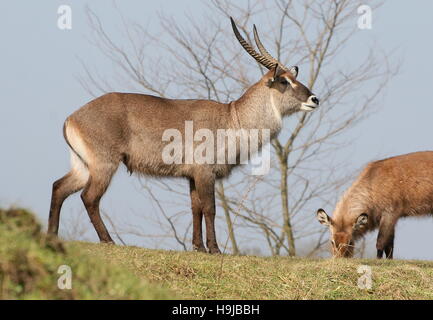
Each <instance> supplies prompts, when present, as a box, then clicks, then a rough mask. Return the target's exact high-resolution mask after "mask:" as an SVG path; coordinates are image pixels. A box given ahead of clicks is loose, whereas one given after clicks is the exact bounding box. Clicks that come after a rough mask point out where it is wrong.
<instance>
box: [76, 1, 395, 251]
mask: <svg viewBox="0 0 433 320" xmlns="http://www.w3.org/2000/svg"><path fill="white" fill-rule="evenodd" d="M359 5H361V1H349V0H321V1H311V0H305V1H302V3H301V2H299V1H297V2H295V1H283V0H275V1H259V0H251V1H247V2H240V3H238V2H236V4H235V3H234V2H233V1H228V0H223V1H217V0H214V1H211V2H210V3H208V4H207V7H206V9H205V10H204V13H203V16H201V17H200V18H197V17H189V23H188V24H183V25H182V24H180V23H178V22H177V21H176V20H174V19H173V18H171V17H168V16H166V15H164V13H161V14H159V19H158V20H159V28H158V29H159V30H163V31H162V32H161V33H160V34H154V33H151V32H148V29H147V28H146V27H145V26H143V25H142V24H139V23H136V22H134V21H130V20H128V19H127V18H125V17H124V15H123V14H122V10H121V9H119V8H118V7H117V6H116V5H115V6H114V7H115V10H117V12H118V13H119V21H121V24H122V35H123V37H122V41H115V40H114V36H113V35H111V34H110V33H109V32H108V31H106V28H105V27H104V23H103V22H102V21H101V20H100V19H99V17H98V15H97V14H96V13H95V12H94V11H92V10H91V9H90V8H88V9H87V14H88V21H89V26H90V29H91V31H92V33H91V39H90V41H91V43H92V44H93V45H94V46H95V47H96V48H98V49H99V52H100V53H101V54H102V55H104V56H105V57H106V58H107V59H108V60H109V61H111V62H112V63H114V66H115V71H116V80H114V79H112V78H109V77H107V76H106V75H105V74H101V73H100V72H99V71H98V69H97V68H94V67H93V68H92V67H91V66H89V65H88V64H87V63H85V62H82V66H83V70H84V72H83V75H82V76H81V77H80V79H79V80H80V82H81V84H82V86H83V87H84V88H85V89H86V90H87V91H88V92H89V93H90V94H91V95H93V96H98V95H100V94H101V93H103V92H107V91H112V90H113V89H116V90H118V88H119V87H120V88H125V89H128V90H133V91H137V92H143V93H148V94H155V95H159V96H163V97H169V98H204V99H214V100H217V101H221V102H227V101H229V100H232V99H235V98H237V97H239V96H240V95H241V94H242V92H243V91H244V90H245V89H246V88H247V87H248V86H250V85H251V84H252V83H253V82H254V81H257V79H258V78H259V75H260V73H262V72H263V70H262V69H261V67H260V66H259V65H257V64H256V63H255V62H254V61H253V60H252V59H251V58H250V57H249V56H248V55H247V54H245V53H244V52H243V49H242V48H241V47H240V46H239V45H238V43H237V40H236V39H235V38H234V36H233V34H232V31H231V28H230V24H229V16H233V17H234V18H235V20H236V22H237V24H238V26H239V28H240V30H241V31H243V32H244V34H245V36H246V38H247V39H248V40H249V41H250V43H252V42H253V41H251V40H252V39H251V33H250V32H251V30H252V26H253V23H256V24H257V25H258V27H259V31H260V33H261V34H262V41H264V42H265V43H266V45H267V46H268V47H269V49H271V50H270V51H272V53H273V54H274V55H275V56H276V57H277V59H279V60H280V61H282V62H283V63H285V64H286V65H289V66H290V65H298V66H300V70H301V71H300V76H301V77H302V78H303V79H304V83H306V84H307V86H308V87H309V88H311V90H313V91H314V92H315V93H316V94H317V95H318V96H319V97H320V101H321V107H320V108H319V110H317V111H315V112H313V113H304V114H300V115H299V116H298V117H292V118H290V119H288V120H285V121H286V123H285V124H284V128H287V129H285V130H284V129H283V131H284V132H283V133H282V134H280V136H279V137H278V138H277V139H274V140H273V141H272V144H271V145H272V154H273V156H272V163H271V170H270V173H269V174H268V175H266V176H263V177H261V178H260V179H257V177H255V176H251V175H250V174H249V171H248V170H246V168H241V169H239V170H238V171H237V173H236V174H234V175H232V177H231V178H230V179H229V180H227V181H224V182H221V183H219V184H218V185H217V189H216V194H217V198H218V200H219V206H220V208H221V210H222V211H223V212H224V215H223V219H220V220H221V221H220V224H219V225H220V228H219V229H220V230H219V231H220V232H223V230H226V232H227V238H226V239H227V242H228V243H229V244H230V245H229V246H228V247H229V248H230V250H231V252H232V253H234V254H239V253H240V252H246V251H247V250H249V249H251V245H252V244H253V243H255V246H259V247H260V248H262V249H261V250H266V253H270V254H272V255H280V254H288V255H290V256H294V255H296V254H297V251H296V249H297V246H296V244H297V243H298V242H300V243H301V242H302V240H303V239H307V240H308V243H309V246H308V250H303V254H305V255H310V256H311V255H317V254H319V253H320V252H321V250H322V249H323V245H324V244H325V243H326V242H327V239H326V237H327V235H326V234H325V233H324V232H323V230H322V229H321V228H320V226H319V225H318V224H317V222H316V221H315V220H314V219H315V217H314V213H315V211H316V209H317V206H318V205H327V204H328V205H330V206H333V205H334V204H335V200H336V199H337V195H338V194H339V192H340V190H341V188H342V187H343V186H345V185H346V183H347V181H348V179H349V178H351V177H352V176H353V172H352V171H351V170H352V169H351V168H350V166H349V165H348V162H347V159H349V158H350V157H347V156H346V157H344V147H345V146H346V145H347V144H348V143H351V142H352V140H350V139H346V138H345V136H344V135H341V134H342V133H344V134H346V133H347V132H349V130H350V129H351V128H353V127H354V126H355V125H356V124H357V123H359V122H360V121H362V120H364V119H366V118H367V117H368V116H369V115H370V114H371V113H372V112H374V111H375V110H377V108H378V107H379V106H378V101H380V97H381V95H382V94H383V91H384V88H385V87H386V84H387V82H388V80H389V79H390V78H391V77H392V76H393V75H394V74H395V73H396V71H397V70H396V68H395V67H393V66H391V63H390V62H389V60H388V59H387V56H386V54H381V53H380V51H379V50H377V49H376V48H373V47H369V46H368V45H363V44H361V43H359V42H357V38H358V33H360V32H370V31H361V30H359V29H358V28H357V19H358V15H357V12H356V9H357V8H358V6H359ZM377 7H378V6H377ZM373 9H375V8H373ZM351 47H359V52H360V54H359V57H350V58H348V56H347V53H348V52H353V49H352V51H348V48H351ZM341 159H343V160H341ZM150 186H151V187H150ZM186 189H187V188H186V185H185V184H184V183H183V182H181V181H176V180H170V181H169V182H168V181H167V180H151V184H150V183H147V182H144V181H143V190H144V191H145V192H146V193H147V195H148V196H149V198H150V200H151V201H152V202H153V203H154V208H155V211H159V213H158V214H159V215H160V217H162V219H157V221H156V222H157V224H158V225H159V226H160V227H161V228H163V229H164V230H165V231H166V233H165V235H164V237H172V238H173V237H174V239H175V240H176V242H177V244H178V245H179V246H180V247H181V248H182V249H185V250H186V249H187V248H189V235H188V233H186V232H185V230H187V231H188V230H189V226H190V224H189V222H188V221H189V218H190V217H189V216H188V217H187V218H186V219H185V214H186V212H187V210H186V208H187V207H188V205H189V196H188V194H186V193H185V192H182V191H181V190H186ZM153 190H156V191H153ZM245 190H249V191H248V193H247V194H245ZM167 191H170V192H171V193H172V194H173V193H174V194H176V197H173V196H171V197H170V199H173V200H171V201H173V203H174V205H173V203H172V204H171V209H170V210H168V209H167V208H168V207H170V203H167V202H164V203H162V202H161V201H158V199H159V195H160V194H161V193H163V192H167ZM240 199H242V201H240ZM146 219H149V217H148V216H146ZM173 221H176V223H173ZM179 221H183V223H179ZM222 222H224V224H222ZM116 225H117V226H118V229H120V228H121V227H119V223H117V224H116ZM123 228H124V230H126V231H125V232H127V233H128V232H129V233H132V234H135V235H137V236H139V235H143V233H142V232H141V231H140V230H139V229H138V228H137V224H136V223H134V225H131V224H129V226H128V224H127V223H125V224H124V225H123ZM180 228H182V229H180ZM262 244H266V246H267V249H266V248H265V247H263V245H262ZM223 246H224V244H223Z"/></svg>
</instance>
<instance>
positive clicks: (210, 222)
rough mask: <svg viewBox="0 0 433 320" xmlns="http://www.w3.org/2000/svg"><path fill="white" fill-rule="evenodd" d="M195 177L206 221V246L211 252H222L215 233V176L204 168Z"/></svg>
mask: <svg viewBox="0 0 433 320" xmlns="http://www.w3.org/2000/svg"><path fill="white" fill-rule="evenodd" d="M202 171H204V172H200V174H197V176H195V177H194V181H195V186H196V188H197V192H198V195H199V198H200V203H201V206H202V210H203V214H204V219H205V222H206V246H207V248H208V250H209V253H221V251H220V249H219V248H218V244H217V241H216V235H215V176H214V175H213V174H212V173H211V172H208V171H205V170H202Z"/></svg>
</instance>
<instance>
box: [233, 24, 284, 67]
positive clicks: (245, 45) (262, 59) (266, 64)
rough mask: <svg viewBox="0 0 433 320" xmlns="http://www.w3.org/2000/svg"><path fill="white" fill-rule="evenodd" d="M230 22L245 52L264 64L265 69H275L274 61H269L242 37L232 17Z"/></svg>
mask: <svg viewBox="0 0 433 320" xmlns="http://www.w3.org/2000/svg"><path fill="white" fill-rule="evenodd" d="M230 21H231V23H232V28H233V32H234V33H235V36H236V38H237V39H238V41H239V43H240V44H241V45H242V47H243V48H244V49H245V51H246V52H248V53H249V54H250V56H252V57H253V58H254V59H256V61H257V62H259V63H260V64H262V65H263V66H264V67H266V68H268V69H272V68H273V67H275V65H276V64H275V63H274V62H273V61H272V60H269V59H268V58H266V57H265V56H263V55H261V54H259V53H258V52H256V50H254V48H253V47H252V46H251V45H250V44H249V43H248V42H246V41H245V39H244V38H243V37H242V36H241V34H240V32H239V30H238V28H237V27H236V24H235V21H234V20H233V18H232V17H230Z"/></svg>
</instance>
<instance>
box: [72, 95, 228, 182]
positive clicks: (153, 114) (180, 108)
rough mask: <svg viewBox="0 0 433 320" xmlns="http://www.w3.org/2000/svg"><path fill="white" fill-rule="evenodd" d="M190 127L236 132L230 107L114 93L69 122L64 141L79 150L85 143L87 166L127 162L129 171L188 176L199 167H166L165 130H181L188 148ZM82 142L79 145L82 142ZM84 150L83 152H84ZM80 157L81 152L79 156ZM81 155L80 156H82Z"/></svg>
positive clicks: (183, 163)
mask: <svg viewBox="0 0 433 320" xmlns="http://www.w3.org/2000/svg"><path fill="white" fill-rule="evenodd" d="M185 121H192V122H191V123H190V124H192V125H193V130H194V131H196V130H198V129H201V128H205V129H209V130H211V131H212V132H214V131H216V130H217V129H221V128H231V126H232V120H231V114H230V105H227V104H221V103H217V102H214V101H208V100H170V99H164V98H159V97H155V96H150V95H143V94H128V93H109V94H106V95H104V96H102V97H99V98H97V99H95V100H93V101H91V102H89V103H88V104H86V105H85V106H83V107H82V108H80V109H79V110H77V111H76V112H74V113H73V114H72V115H71V116H70V117H69V118H68V119H67V120H66V122H65V136H66V139H67V141H68V143H69V144H70V145H71V147H72V149H74V150H75V149H76V148H74V145H73V144H74V142H73V141H74V140H80V143H81V142H82V144H83V145H84V148H85V149H86V150H85V152H83V153H86V155H80V156H82V157H88V158H89V159H87V160H86V159H84V160H85V161H86V162H88V161H93V160H92V159H90V158H95V159H94V161H110V162H113V163H118V162H119V161H123V162H124V163H125V165H126V166H127V167H128V169H129V170H130V171H134V172H141V173H143V174H149V175H158V176H160V175H170V176H189V173H190V171H191V170H193V169H194V165H190V164H186V162H187V161H185V159H182V161H181V164H179V165H173V164H166V163H164V161H163V159H162V154H163V149H164V147H165V146H166V145H167V143H169V142H170V140H169V141H163V135H164V132H166V130H171V131H169V133H170V132H173V130H175V131H176V130H177V132H179V133H180V134H181V135H182V140H183V141H181V142H182V144H184V143H185V137H184V135H185ZM77 136H79V137H78V139H77ZM82 148H83V147H81V149H82ZM75 151H77V150H75ZM78 153H80V152H79V151H78Z"/></svg>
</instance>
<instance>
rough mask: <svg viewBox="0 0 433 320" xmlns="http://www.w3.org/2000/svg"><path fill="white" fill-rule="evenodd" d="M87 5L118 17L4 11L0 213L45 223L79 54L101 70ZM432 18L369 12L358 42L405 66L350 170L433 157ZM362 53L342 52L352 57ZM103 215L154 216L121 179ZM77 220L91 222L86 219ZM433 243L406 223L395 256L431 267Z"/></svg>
mask: <svg viewBox="0 0 433 320" xmlns="http://www.w3.org/2000/svg"><path fill="white" fill-rule="evenodd" d="M61 4H69V5H71V7H72V11H73V28H72V30H70V31H61V30H59V29H58V28H57V8H58V6H59V5H61ZM86 4H89V5H90V6H91V8H93V9H94V10H95V11H97V13H98V15H99V16H100V17H101V19H102V20H104V21H110V19H111V17H113V15H114V14H115V13H114V10H113V8H112V6H111V4H110V3H109V2H108V1H101V0H97V1H84V0H79V1H77V0H74V1H66V0H64V1H57V0H50V1H30V0H29V1H23V0H15V1H2V2H1V3H0V39H1V41H2V50H1V51H0V61H1V63H0V65H1V68H0V70H1V72H0V88H1V89H0V92H1V98H2V101H1V106H0V119H1V123H0V147H1V151H0V152H1V153H0V205H1V206H7V205H11V204H15V205H20V206H25V207H28V208H31V209H33V210H34V211H36V212H37V213H38V215H39V217H40V219H41V221H43V222H45V221H46V220H47V216H48V208H49V201H50V193H51V184H52V182H53V181H54V180H55V179H57V178H59V177H61V176H62V175H63V174H64V173H66V172H67V170H68V167H69V154H68V151H67V148H66V145H65V143H64V140H63V136H62V125H63V121H64V119H65V118H66V117H67V116H68V115H69V114H70V113H71V112H73V111H74V110H76V109H77V108H78V107H80V106H81V105H83V104H84V103H86V102H87V101H88V100H89V99H90V98H91V97H90V96H89V95H88V94H87V93H86V92H85V90H83V88H82V87H81V86H80V84H79V82H78V81H77V79H76V77H77V76H79V75H81V74H82V69H81V66H80V64H79V62H78V59H77V56H78V57H81V58H84V59H85V60H86V62H87V63H88V64H89V65H92V63H94V64H98V65H99V67H101V61H100V54H99V52H97V51H96V50H95V48H94V47H93V46H91V45H90V44H89V42H88V40H87V39H86V35H87V34H88V32H89V28H88V25H87V22H86V17H85V12H84V7H85V5H86ZM181 4H182V5H181ZM118 6H119V7H120V8H121V10H122V12H123V13H124V15H126V16H128V17H131V18H133V19H136V20H139V21H149V20H150V21H152V19H153V20H154V19H156V13H157V12H158V11H159V10H164V11H165V12H168V13H170V14H172V15H173V17H174V18H176V19H182V20H183V21H187V19H186V13H189V14H191V15H192V16H194V15H200V14H201V13H202V12H203V10H204V9H203V5H202V4H201V3H200V1H168V0H167V1H138V0H135V1H133V0H128V1H119V2H118ZM432 13H433V2H431V1H421V0H418V1H410V2H409V1H404V0H393V1H387V2H386V3H385V5H384V6H383V7H382V8H381V9H380V10H378V11H377V12H376V11H374V12H373V29H372V30H366V31H360V32H363V34H362V37H361V39H366V41H367V40H372V39H373V41H375V42H376V43H377V44H378V48H381V49H384V50H385V51H390V50H394V49H395V50H396V51H397V52H398V55H399V57H400V58H401V63H402V65H401V70H400V74H399V75H398V76H397V77H396V78H394V79H393V80H392V81H391V82H390V84H389V87H388V90H387V91H386V96H385V97H384V98H383V100H382V101H383V107H382V108H381V109H380V111H379V112H377V113H375V114H374V115H372V116H371V117H370V118H369V119H367V120H366V121H365V122H363V123H362V124H360V125H359V126H358V127H356V129H354V130H352V131H351V132H350V134H351V135H353V137H356V138H357V140H356V142H355V143H353V144H352V145H351V146H350V147H349V148H348V149H347V154H349V155H350V159H351V162H352V163H351V166H352V168H359V167H360V166H362V165H364V164H365V163H367V162H368V161H371V160H374V159H377V158H378V157H382V156H391V155H397V154H402V153H408V152H412V151H418V150H431V149H433V141H432V139H431V137H432V130H433V129H432V120H433V100H432V98H431V96H430V94H432V92H433V81H432V78H431V75H432V74H433V62H432V57H433V43H432V41H431V39H432V32H433V19H431V14H432ZM356 19H357V17H356V16H354V21H356ZM354 23H355V22H354ZM362 45H363V43H359V46H362ZM359 48H360V47H357V46H353V48H348V50H349V51H350V50H352V51H353V54H356V52H358V50H359ZM102 67H103V68H104V72H105V73H109V72H110V70H112V65H111V64H110V63H106V64H103V65H102ZM103 207H104V208H106V209H108V210H106V211H108V212H110V213H112V214H113V215H115V214H120V213H122V214H124V215H127V214H128V212H129V210H133V211H137V212H138V211H140V210H142V209H143V208H144V209H147V210H154V208H152V207H150V206H149V204H148V203H146V200H145V199H143V197H142V196H141V195H140V192H139V190H138V183H137V182H136V181H134V179H127V178H126V175H125V174H124V173H123V172H120V173H119V174H118V176H116V178H115V179H114V183H113V185H112V186H111V188H110V190H109V192H108V194H107V196H106V197H105V198H104V203H103ZM327 209H328V210H332V208H327ZM77 210H78V211H80V210H82V204H81V202H80V200H79V198H78V197H77V196H74V197H73V198H71V199H70V200H68V201H67V203H66V204H65V206H64V210H63V216H66V215H68V213H71V212H74V211H77ZM81 217H83V219H86V220H85V221H86V223H87V221H88V219H87V217H85V216H84V215H81ZM431 243H433V221H432V219H431V218H426V219H412V220H405V221H402V222H400V223H399V226H398V229H397V237H396V244H395V245H396V253H395V255H396V256H397V257H401V258H416V259H433V250H432V248H431Z"/></svg>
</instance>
